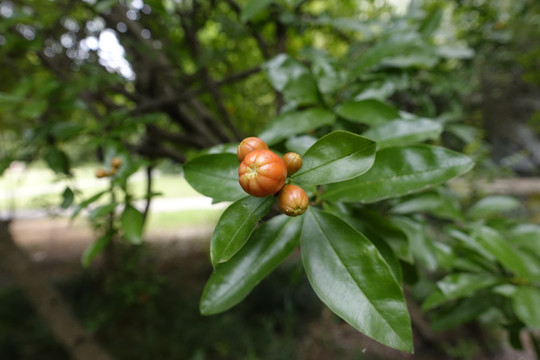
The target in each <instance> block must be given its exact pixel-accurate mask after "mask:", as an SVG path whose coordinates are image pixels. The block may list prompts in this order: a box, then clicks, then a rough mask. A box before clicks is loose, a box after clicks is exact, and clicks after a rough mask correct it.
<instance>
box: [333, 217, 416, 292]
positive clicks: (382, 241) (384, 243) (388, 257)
mask: <svg viewBox="0 0 540 360" xmlns="http://www.w3.org/2000/svg"><path fill="white" fill-rule="evenodd" d="M333 213H334V214H335V215H337V216H338V217H339V218H340V219H342V220H343V221H345V222H346V223H347V224H349V225H350V226H352V227H353V228H354V229H356V230H357V231H359V232H360V233H362V234H365V236H366V237H367V238H368V239H369V241H371V242H372V243H373V245H375V247H376V248H377V250H379V252H380V253H381V256H382V257H383V259H384V261H386V263H387V264H388V266H389V267H390V270H392V274H393V275H394V278H395V279H396V281H397V282H398V283H399V284H401V281H402V280H403V274H402V271H401V264H400V262H399V260H398V258H397V256H396V254H395V253H394V250H393V248H392V247H391V246H390V245H389V244H392V245H394V246H395V245H398V244H397V243H396V242H395V240H396V238H393V237H392V235H395V234H392V231H391V230H394V229H391V230H390V231H387V230H389V229H387V228H385V227H384V226H383V227H381V226H370V225H373V224H369V221H363V220H364V219H363V218H362V217H361V216H356V217H352V216H349V215H345V214H343V213H335V212H333ZM380 229H382V231H381V232H379V230H380ZM397 230H398V231H399V229H397ZM389 235H390V236H389ZM398 236H399V235H398ZM403 240H405V244H404V246H407V244H406V239H403ZM398 242H399V239H398ZM402 245H403V244H402Z"/></svg>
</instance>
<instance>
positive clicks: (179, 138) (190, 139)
mask: <svg viewBox="0 0 540 360" xmlns="http://www.w3.org/2000/svg"><path fill="white" fill-rule="evenodd" d="M147 130H148V135H149V136H150V137H152V138H159V139H161V140H165V141H169V142H172V143H176V144H182V145H186V146H192V147H195V148H199V149H204V148H205V147H207V146H208V145H209V144H208V143H207V142H206V141H204V140H203V139H202V138H201V137H200V136H198V135H193V134H189V135H187V134H180V133H172V132H169V131H167V130H165V129H162V128H160V127H157V126H156V125H148V127H147Z"/></svg>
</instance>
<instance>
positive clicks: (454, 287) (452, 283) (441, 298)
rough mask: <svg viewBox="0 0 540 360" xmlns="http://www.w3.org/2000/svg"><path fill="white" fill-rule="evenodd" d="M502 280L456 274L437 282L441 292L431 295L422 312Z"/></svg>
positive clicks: (480, 275) (485, 276)
mask: <svg viewBox="0 0 540 360" xmlns="http://www.w3.org/2000/svg"><path fill="white" fill-rule="evenodd" d="M499 282H500V280H499V279H497V278H496V277H493V276H492V275H491V274H488V273H485V274H473V273H455V274H450V275H447V276H446V277H444V278H443V279H441V280H439V281H437V287H438V289H439V291H436V292H433V293H431V295H430V296H428V298H427V299H426V300H425V301H424V303H423V304H422V310H429V309H432V308H434V307H436V306H439V305H441V304H443V303H445V302H447V301H451V300H455V299H459V298H462V297H467V296H471V295H473V294H474V293H476V292H477V291H479V290H482V289H485V288H488V287H491V286H494V285H496V284H497V283H499Z"/></svg>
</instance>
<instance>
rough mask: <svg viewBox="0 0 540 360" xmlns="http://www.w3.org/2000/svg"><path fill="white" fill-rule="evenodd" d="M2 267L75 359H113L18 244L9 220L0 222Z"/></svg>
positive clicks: (0, 260)
mask: <svg viewBox="0 0 540 360" xmlns="http://www.w3.org/2000/svg"><path fill="white" fill-rule="evenodd" d="M0 267H1V268H2V269H3V270H4V271H6V272H7V274H8V275H10V276H11V277H12V278H13V280H14V281H15V282H16V283H17V285H18V286H20V287H21V288H22V289H23V290H24V292H25V293H26V296H27V297H28V299H29V300H30V302H31V303H32V305H33V306H34V308H35V309H36V311H37V312H38V313H39V314H40V316H41V317H42V318H43V320H44V321H45V322H46V323H47V325H48V326H49V328H50V329H51V331H52V332H53V333H54V335H55V336H56V338H57V339H58V340H59V341H60V342H61V343H62V344H63V345H64V346H65V348H66V350H67V351H68V353H69V354H70V355H71V357H72V358H73V359H77V360H110V359H112V357H111V356H110V355H109V354H107V352H105V351H104V350H103V349H102V348H101V347H100V346H99V345H98V344H97V343H96V342H95V341H94V340H93V339H92V338H91V337H90V336H89V335H88V334H87V333H86V331H85V330H84V329H83V327H82V326H81V325H80V324H79V322H78V321H77V319H76V318H75V317H74V316H73V315H72V313H71V312H70V310H69V307H68V305H67V304H66V302H65V301H64V300H63V299H62V296H61V294H60V293H59V292H58V291H57V290H56V289H55V288H53V286H52V285H51V284H50V283H49V282H48V281H47V279H46V278H45V276H44V275H43V274H42V273H41V272H40V271H39V269H38V268H37V267H36V266H35V264H34V263H33V262H32V261H31V260H30V258H29V257H28V255H27V254H26V253H24V252H23V251H22V250H21V249H20V248H19V247H18V246H17V244H15V242H14V241H13V237H12V236H11V233H10V232H9V222H7V221H0Z"/></svg>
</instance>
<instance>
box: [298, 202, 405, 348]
mask: <svg viewBox="0 0 540 360" xmlns="http://www.w3.org/2000/svg"><path fill="white" fill-rule="evenodd" d="M304 216H305V218H304V226H303V228H302V236H301V238H300V244H301V249H302V261H303V263H304V267H305V269H306V273H307V276H308V279H309V281H310V283H311V286H312V287H313V289H314V290H315V293H316V294H317V295H318V296H319V298H320V299H321V300H322V301H323V302H324V303H325V304H326V305H327V306H328V307H329V308H330V309H331V310H332V311H333V312H335V313H336V314H337V315H339V316H340V317H342V318H343V319H344V320H345V321H347V322H348V323H349V324H351V325H352V326H353V327H355V328H356V329H358V330H359V331H361V332H362V333H364V334H366V335H367V336H369V337H371V338H373V339H375V340H376V341H378V342H380V343H382V344H384V345H387V346H390V347H393V348H396V349H399V350H402V351H408V352H412V348H413V343H412V332H411V323H410V319H409V314H408V311H407V305H406V303H405V299H404V297H403V294H402V292H401V288H400V286H399V285H398V283H397V282H396V280H395V278H394V276H393V275H392V272H391V270H390V268H389V267H388V265H387V264H386V262H385V261H384V259H383V258H382V256H381V254H380V253H379V252H378V251H377V248H376V247H375V246H374V245H373V244H372V243H371V242H370V241H369V240H368V239H367V238H366V237H365V236H363V235H362V234H361V233H359V232H358V231H356V230H355V229H353V228H352V227H350V226H349V225H348V224H347V223H346V222H344V221H343V220H341V219H339V218H338V217H336V216H334V215H331V214H329V213H326V212H324V211H321V210H318V209H316V208H309V210H308V211H307V213H306V214H305V215H304Z"/></svg>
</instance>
